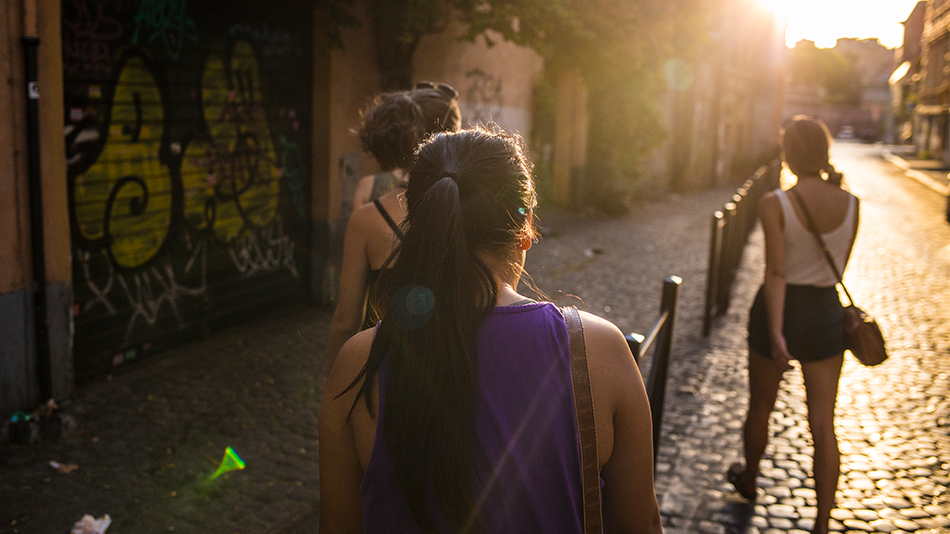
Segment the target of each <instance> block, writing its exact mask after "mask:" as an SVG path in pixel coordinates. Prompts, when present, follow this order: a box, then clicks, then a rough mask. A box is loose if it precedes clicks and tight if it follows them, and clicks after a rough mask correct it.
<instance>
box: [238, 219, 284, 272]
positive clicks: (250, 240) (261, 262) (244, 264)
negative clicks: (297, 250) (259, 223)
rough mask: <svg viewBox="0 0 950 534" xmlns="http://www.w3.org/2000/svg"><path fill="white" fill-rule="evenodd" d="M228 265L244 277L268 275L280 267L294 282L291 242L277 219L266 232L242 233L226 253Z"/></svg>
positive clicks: (263, 230) (256, 230) (262, 229)
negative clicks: (228, 256)
mask: <svg viewBox="0 0 950 534" xmlns="http://www.w3.org/2000/svg"><path fill="white" fill-rule="evenodd" d="M229 252H230V254H231V261H232V262H234V266H235V267H236V268H237V270H238V271H240V272H241V274H243V275H244V276H251V275H254V274H257V273H260V272H270V271H275V270H277V269H280V268H282V267H284V268H286V269H287V270H288V271H290V274H291V275H292V276H293V277H294V278H297V276H298V274H297V260H296V259H295V258H294V242H293V240H292V239H290V236H288V235H287V234H285V233H284V226H283V224H282V222H281V220H280V217H279V216H278V217H276V218H275V219H274V223H273V224H271V225H269V226H267V227H266V228H258V229H253V230H250V231H248V232H245V233H244V235H242V236H241V238H240V239H238V241H237V242H236V243H235V244H234V245H233V246H232V247H231V249H230V250H229Z"/></svg>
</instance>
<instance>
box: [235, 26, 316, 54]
mask: <svg viewBox="0 0 950 534" xmlns="http://www.w3.org/2000/svg"><path fill="white" fill-rule="evenodd" d="M228 34H229V35H230V36H231V37H233V38H235V39H246V40H248V41H251V42H253V43H255V44H257V45H258V46H259V48H260V50H261V54H262V55H264V56H279V55H285V54H295V55H298V56H299V55H301V54H303V47H302V46H301V44H300V41H299V40H298V39H297V38H296V37H295V36H294V35H293V34H292V33H291V32H289V31H287V30H281V29H274V28H271V27H269V26H268V25H267V23H266V22H263V23H261V24H260V25H257V26H253V25H250V24H235V25H234V26H231V28H230V29H229V30H228Z"/></svg>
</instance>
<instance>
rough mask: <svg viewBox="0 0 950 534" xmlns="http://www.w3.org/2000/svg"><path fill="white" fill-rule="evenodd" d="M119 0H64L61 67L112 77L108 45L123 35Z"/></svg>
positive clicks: (123, 29)
mask: <svg viewBox="0 0 950 534" xmlns="http://www.w3.org/2000/svg"><path fill="white" fill-rule="evenodd" d="M121 11H122V4H121V3H120V2H119V0H63V3H62V17H61V18H62V25H63V66H64V68H65V70H66V72H67V73H70V74H74V73H76V72H78V71H83V72H86V73H91V74H93V75H95V76H99V75H103V74H104V75H106V76H109V75H111V74H112V45H111V42H112V41H114V40H115V39H118V38H119V37H121V36H122V33H123V32H124V31H125V28H124V27H123V25H122V23H121V22H120V21H119V19H118V18H117V15H119V14H120V12H121Z"/></svg>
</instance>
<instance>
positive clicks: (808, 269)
mask: <svg viewBox="0 0 950 534" xmlns="http://www.w3.org/2000/svg"><path fill="white" fill-rule="evenodd" d="M776 196H777V197H778V199H779V204H781V206H782V213H783V214H784V216H785V283H786V284H794V285H803V286H817V287H829V286H833V285H835V284H837V283H838V277H836V276H835V273H834V271H832V270H831V266H830V265H828V260H826V259H825V255H824V253H822V251H821V246H820V245H819V244H818V240H817V239H815V235H814V234H813V233H811V232H809V231H808V228H806V227H805V226H803V225H802V222H801V221H799V220H798V216H797V215H796V214H795V209H794V208H793V207H792V202H791V200H789V198H788V193H787V192H786V191H783V190H779V191H777V192H776ZM850 197H851V198H850V199H849V201H848V213H847V215H845V217H844V221H843V222H842V223H841V224H840V225H838V227H837V228H835V229H834V230H832V231H830V232H826V233H823V234H821V238H822V239H824V240H825V245H827V246H828V250H829V251H830V252H831V257H832V258H833V259H834V261H835V265H836V266H837V267H838V271H839V272H841V273H844V268H845V265H846V264H847V262H848V251H849V249H850V248H851V240H852V239H853V238H854V232H855V225H856V224H857V199H856V198H855V197H854V195H850Z"/></svg>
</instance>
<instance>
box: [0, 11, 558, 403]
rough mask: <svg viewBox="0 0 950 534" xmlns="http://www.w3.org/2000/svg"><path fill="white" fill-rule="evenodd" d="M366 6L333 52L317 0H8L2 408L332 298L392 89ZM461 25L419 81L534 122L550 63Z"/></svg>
mask: <svg viewBox="0 0 950 534" xmlns="http://www.w3.org/2000/svg"><path fill="white" fill-rule="evenodd" d="M172 5H174V6H177V7H175V8H172V7H170V6H172ZM366 9H367V5H366V3H360V2H356V3H354V4H353V11H354V13H355V14H356V15H357V17H358V18H360V19H361V21H363V22H362V24H361V25H360V26H358V27H355V28H344V29H343V31H342V35H341V37H342V41H343V48H342V49H334V50H332V51H331V49H330V48H329V47H328V45H327V42H326V36H327V30H328V22H327V14H326V13H324V12H322V11H320V10H319V9H315V8H314V7H313V3H312V2H309V1H305V0H279V1H277V2H276V3H274V2H272V3H270V4H262V3H260V2H256V1H253V0H238V1H236V2H230V3H229V4H228V8H227V9H221V3H220V2H213V1H211V0H204V1H202V0H196V1H194V2H188V3H187V4H186V3H184V2H182V3H175V4H169V3H167V2H150V1H147V0H110V1H101V0H59V1H50V2H46V1H42V2H41V1H39V0H0V12H2V13H3V19H4V21H5V22H4V24H0V37H2V39H0V43H2V44H0V46H2V47H3V48H0V71H2V72H3V74H4V75H5V76H7V77H8V79H11V80H13V83H12V84H9V85H8V84H3V85H2V86H0V117H4V118H5V119H4V120H2V121H0V217H2V218H3V221H2V222H3V224H4V228H5V230H4V231H3V232H0V416H2V415H5V414H8V413H10V412H11V411H13V410H17V409H32V408H34V407H35V406H36V405H37V404H38V403H39V402H41V401H43V400H45V399H47V398H50V397H55V398H62V397H66V396H69V395H70V394H71V391H72V388H73V387H74V384H75V383H76V382H77V381H79V382H81V381H83V380H86V379H88V378H91V377H94V376H101V375H103V374H105V373H109V372H111V371H112V370H113V369H116V368H119V367H122V366H126V365H128V364H130V363H132V362H136V361H139V360H142V359H145V358H147V357H149V356H150V355H152V354H155V353H157V352H160V351H162V350H164V349H167V348H169V347H171V346H174V345H176V344H180V343H183V342H187V341H188V340H191V339H195V338H200V337H204V336H207V335H209V334H210V333H212V332H215V331H219V330H222V329H224V328H226V327H228V326H231V325H234V324H239V323H240V322H243V321H247V320H252V319H255V318H258V317H261V316H263V315H265V314H268V313H272V312H275V311H278V310H281V309H286V308H288V307H291V306H294V305H296V304H299V303H303V302H308V301H309V302H321V303H329V302H332V300H333V297H334V295H335V286H336V279H337V276H338V265H339V254H340V249H341V242H342V235H343V229H344V228H345V224H346V217H347V215H348V213H349V211H350V209H351V206H350V205H349V204H350V202H351V199H352V192H353V189H354V187H355V183H356V181H357V180H358V179H359V178H360V177H361V176H362V175H363V173H365V172H372V171H373V170H374V163H373V162H372V160H371V158H368V157H366V156H365V155H364V154H363V153H362V151H361V147H360V144H359V141H358V139H357V138H356V136H355V135H354V134H353V132H352V129H353V127H354V126H355V125H356V122H357V117H358V114H359V110H360V109H361V108H362V107H363V106H365V105H366V103H367V102H368V101H369V100H370V98H371V97H372V96H373V95H374V94H376V93H377V92H378V91H379V76H378V69H377V67H376V64H375V59H374V58H375V54H374V52H373V48H372V47H373V45H372V39H371V33H370V32H371V31H372V28H371V27H370V26H371V25H370V24H369V22H368V21H369V20H370V19H369V17H366V16H365V13H366ZM8 21H10V23H7V22H8ZM460 31H461V29H460V28H449V29H448V30H446V31H445V32H443V33H442V34H440V35H432V36H428V37H426V38H425V40H424V42H423V43H422V45H420V47H419V52H418V54H417V56H416V58H415V65H414V67H415V76H416V79H429V80H434V81H440V82H446V83H449V84H451V85H453V86H455V87H456V88H458V89H459V92H460V103H461V107H462V111H463V114H464V118H465V119H466V122H468V123H473V122H488V121H494V122H496V123H498V124H499V125H501V126H502V127H504V128H507V129H511V130H517V131H521V132H523V133H525V134H527V132H528V131H529V127H528V125H529V124H530V110H531V88H532V86H533V81H534V78H535V77H536V76H538V74H539V73H540V69H541V60H540V58H539V57H538V56H537V55H535V54H534V53H533V52H531V51H529V50H527V49H524V48H519V47H515V46H514V45H510V44H505V43H502V44H499V45H497V46H495V47H492V48H489V47H487V46H485V44H484V43H479V42H476V43H460V42H458V41H457V39H456V36H457V35H458V34H459V33H460ZM24 38H25V39H24ZM7 117H9V119H6V118H7ZM7 229H9V231H7Z"/></svg>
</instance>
